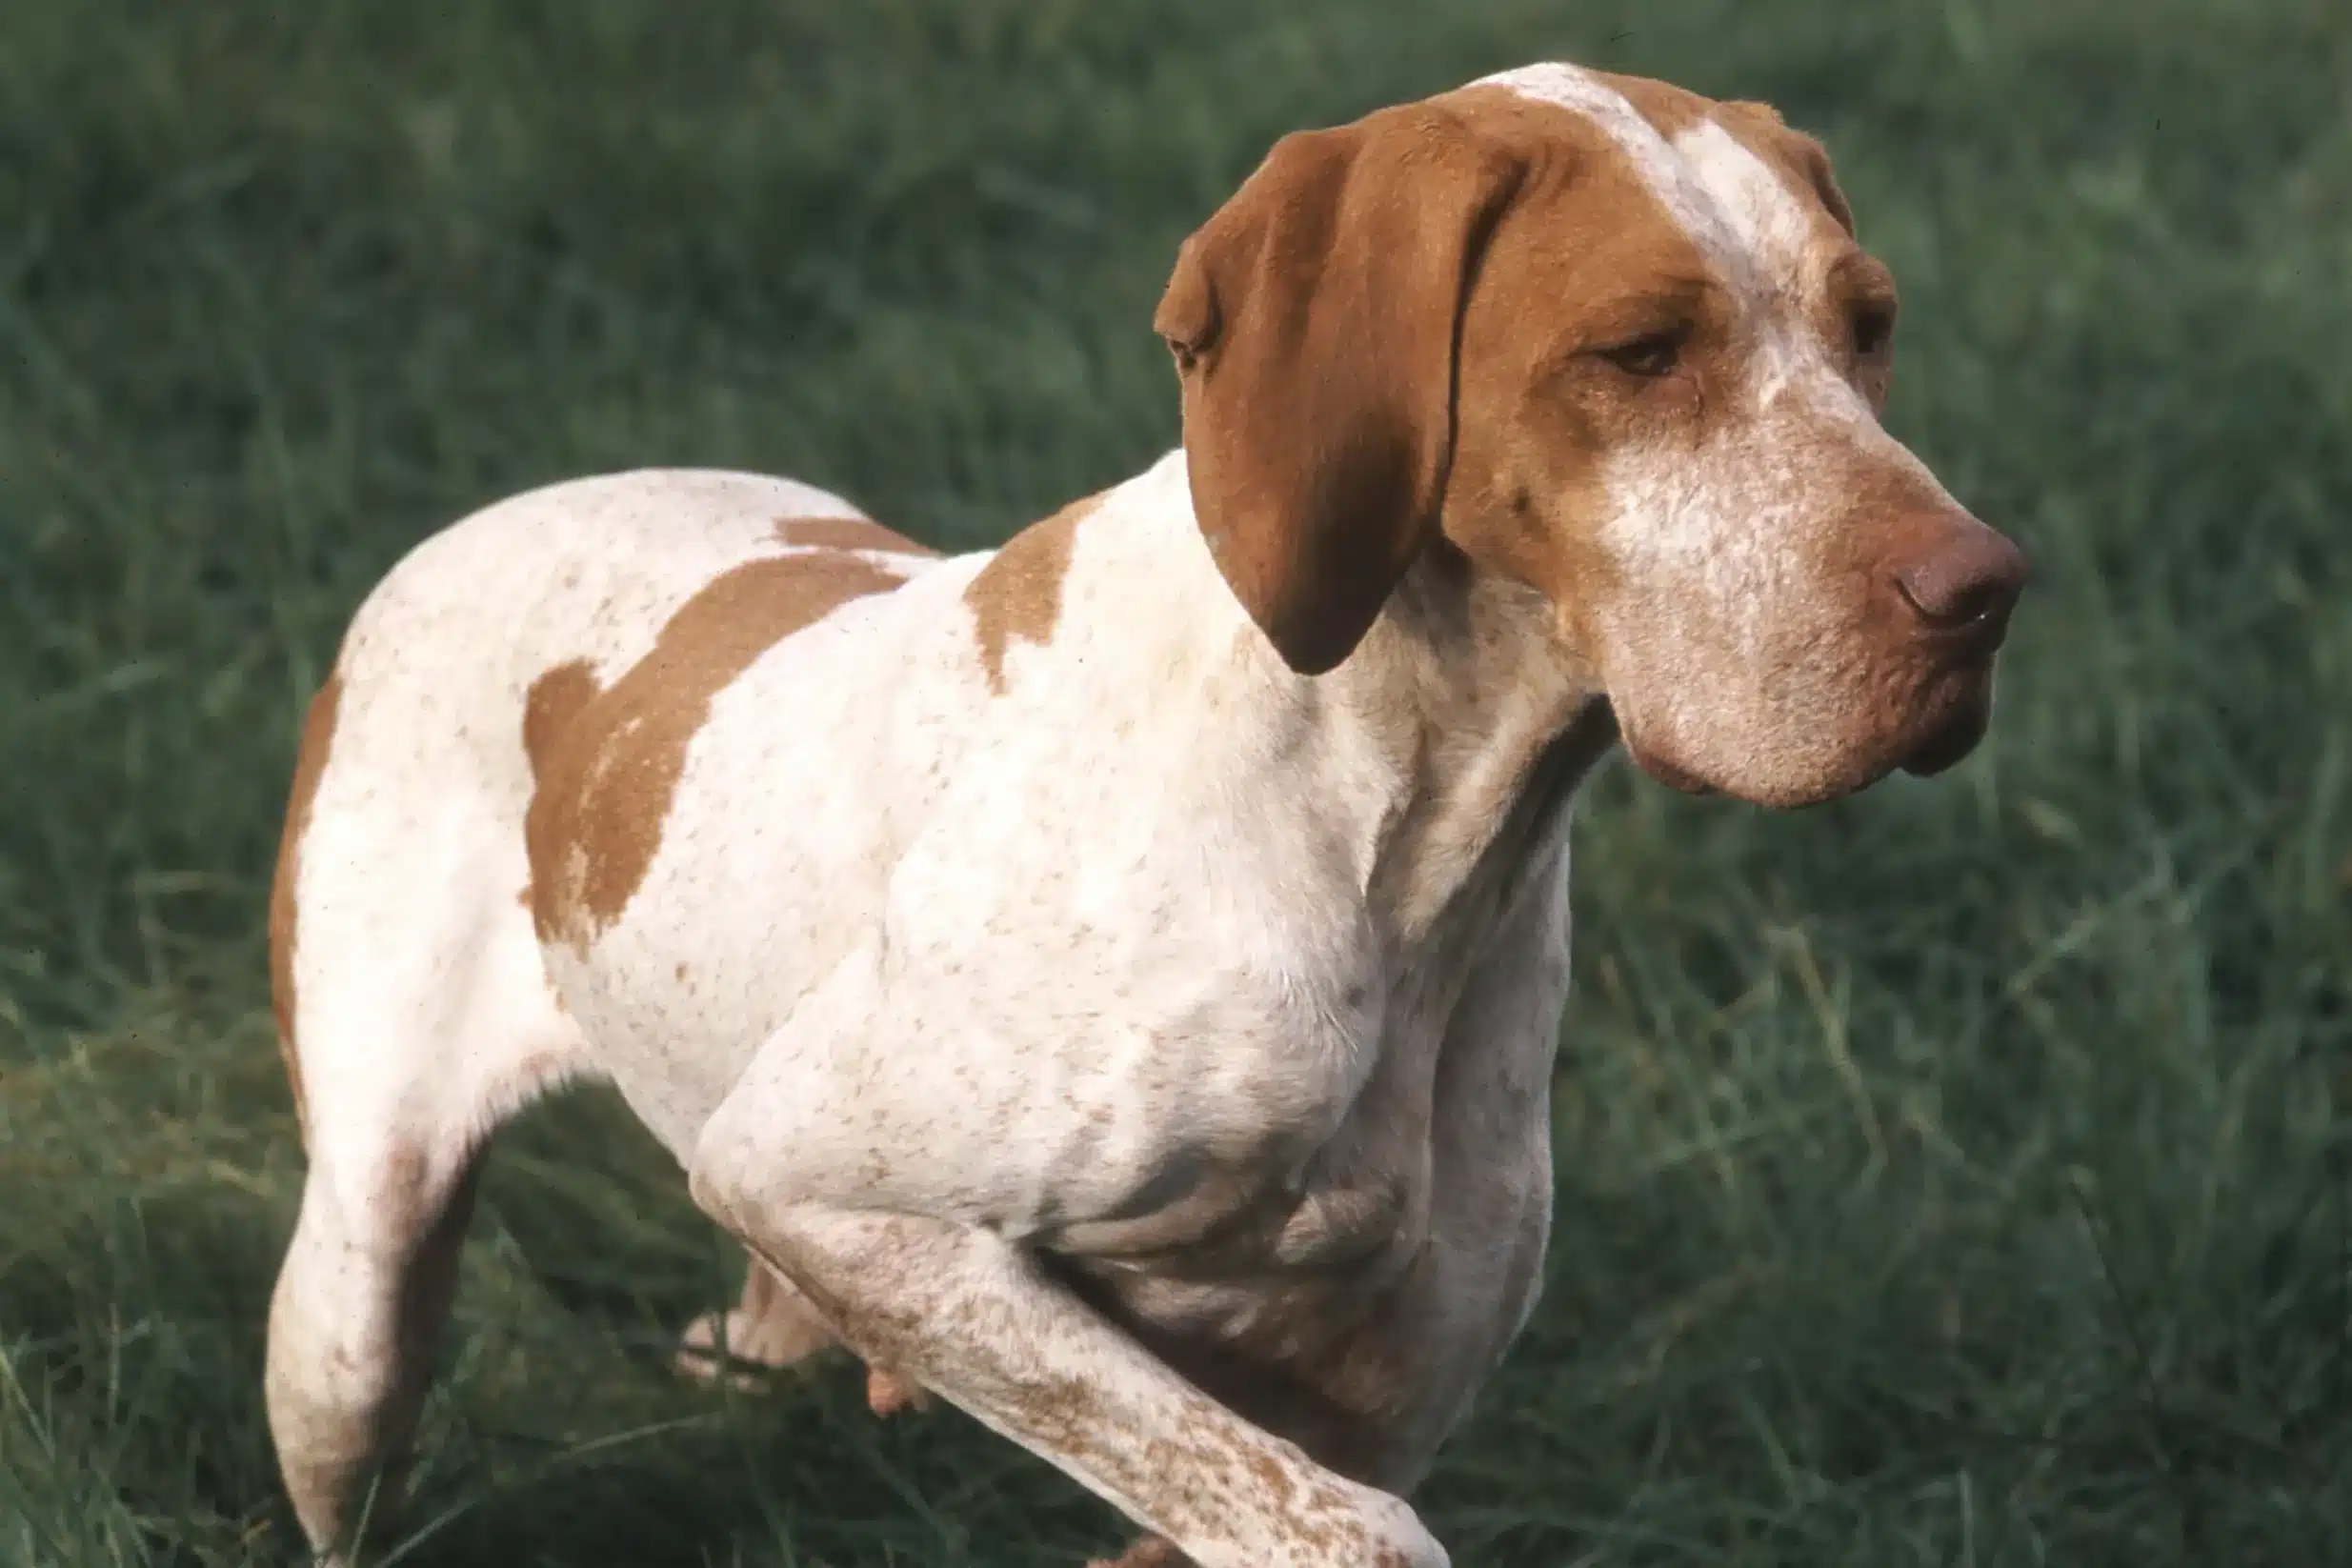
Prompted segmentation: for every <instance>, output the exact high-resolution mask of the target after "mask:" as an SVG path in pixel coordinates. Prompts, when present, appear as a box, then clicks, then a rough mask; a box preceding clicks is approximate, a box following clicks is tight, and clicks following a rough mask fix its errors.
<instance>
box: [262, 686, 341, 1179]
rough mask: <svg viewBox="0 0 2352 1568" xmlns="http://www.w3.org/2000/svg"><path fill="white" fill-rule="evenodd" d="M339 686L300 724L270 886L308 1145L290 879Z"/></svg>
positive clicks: (280, 1011) (285, 1020) (289, 1045)
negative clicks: (297, 1033)
mask: <svg viewBox="0 0 2352 1568" xmlns="http://www.w3.org/2000/svg"><path fill="white" fill-rule="evenodd" d="M342 689H343V683H342V681H341V679H340V678H339V677H338V676H336V675H335V674H334V673H332V672H330V673H329V674H328V676H327V682H326V684H325V685H323V686H321V687H320V688H319V689H318V694H317V695H316V696H313V697H312V699H311V709H310V713H309V714H308V715H307V716H306V717H305V718H304V720H303V724H302V741H301V744H300V746H299V747H298V748H297V749H296V751H295V753H294V778H293V787H292V789H291V791H290V793H289V794H288V796H287V800H286V831H285V835H284V836H283V837H282V838H280V839H279V841H278V852H277V872H276V874H275V875H274V876H273V877H272V878H271V883H270V1002H271V1012H272V1013H274V1014H275V1015H276V1016H277V1045H278V1054H279V1055H282V1056H284V1057H285V1058H286V1080H287V1083H288V1085H289V1086H290V1087H291V1090H292V1091H293V1097H294V1120H295V1123H296V1125H297V1126H298V1127H300V1128H301V1129H302V1133H303V1137H304V1140H305V1142H306V1143H307V1142H308V1140H309V1136H310V1130H309V1126H308V1122H309V1116H310V1113H309V1109H308V1107H307V1106H306V1105H305V1103H304V1099H303V1093H302V1056H301V1052H300V1050H299V1048H298V1046H297V1044H296V1042H295V1039H294V922H295V919H296V916H297V914H298V911H297V909H296V905H295V900H294V879H295V877H296V876H297V875H299V874H300V872H301V867H302V840H303V835H304V834H307V833H309V832H310V828H311V807H312V804H313V802H315V801H316V799H317V798H318V781H319V777H320V775H321V774H324V773H325V772H326V771H327V755H328V753H329V752H330V750H332V747H333V745H334V725H335V710H336V708H337V706H338V705H339V704H340V702H341V699H342Z"/></svg>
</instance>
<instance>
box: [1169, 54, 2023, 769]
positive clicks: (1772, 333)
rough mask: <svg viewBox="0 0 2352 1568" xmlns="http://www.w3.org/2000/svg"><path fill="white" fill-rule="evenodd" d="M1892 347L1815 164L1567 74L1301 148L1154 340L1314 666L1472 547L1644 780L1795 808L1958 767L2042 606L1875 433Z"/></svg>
mask: <svg viewBox="0 0 2352 1568" xmlns="http://www.w3.org/2000/svg"><path fill="white" fill-rule="evenodd" d="M1894 325H1895V289H1894V282H1893V279H1892V278H1891V277H1890V276H1889V274H1888V272H1887V270H1886V269H1885V268H1884V267H1883V266H1881V265H1880V263H1879V262H1878V261H1876V260H1874V259H1873V258H1872V257H1871V256H1870V255H1869V254H1868V253H1867V252H1865V251H1863V250H1862V249H1861V247H1860V246H1859V244H1858V243H1856V240H1855V236H1854V226H1853V220H1852V217H1851V215H1850V213H1849V211H1848V210H1847V207H1846V203H1845V199H1844V197H1843V196H1842V195H1841V194H1839V190H1838V186H1837V184H1836V181H1835V180H1834V178H1833V177H1832V175H1831V172H1830V167H1829V161H1828V158H1827V157H1826V155H1825V154H1824V153H1823V151H1822V150H1821V148H1820V146H1819V143H1817V142H1815V141H1813V140H1812V139H1811V138H1809V137H1806V136H1803V135H1801V134H1799V133H1798V132H1796V131H1791V130H1789V129H1788V128H1787V127H1786V126H1784V125H1783V124H1782V123H1781V121H1780V119H1779V115H1777V114H1776V113H1774V112H1773V111H1771V110H1769V109H1766V108H1764V107H1763V106H1761V105H1752V104H1717V103H1713V102H1710V101H1708V100H1705V99H1702V98H1699V97H1697V96H1695V95H1693V94H1690V93H1687V92H1683V91H1681V90H1679V89H1675V88H1671V87H1667V86H1665V85H1664V84H1662V83H1657V82H1647V81H1640V80H1637V79H1633V78H1626V77H1614V76H1604V75H1601V74H1599V73H1597V72H1590V71H1584V70H1577V69H1575V68H1572V67H1564V66H1538V67H1532V68H1529V69H1527V70H1518V71H1513V72H1510V73H1508V74H1506V75H1504V76H1499V77H1494V78H1490V79H1488V80H1487V81H1484V82H1480V83H1476V84H1473V85H1472V86H1470V87H1468V88H1464V89H1462V90H1458V91H1455V92H1450V93H1446V94H1443V95H1441V96H1439V97H1437V98H1433V99H1429V100H1427V101H1425V102H1422V103H1418V104H1410V105H1406V106H1403V107H1400V108H1397V109H1389V110H1383V111H1379V112H1377V113H1375V114H1372V115H1369V116H1367V117H1366V118H1364V119H1362V120H1359V121H1357V122H1356V123H1355V124H1353V125H1349V126H1343V127H1340V128H1338V129H1337V130H1332V131H1306V132H1301V133H1299V134H1297V135H1294V136H1290V137H1286V138H1285V139H1284V140H1283V141H1281V142H1280V143H1279V144H1277V146H1276V147H1275V149H1274V151H1272V152H1271V153H1270V154H1268V156H1267V158H1266V160H1265V162H1264V164H1263V165H1262V166H1260V168H1259V169H1258V170H1257V171H1256V173H1254V174H1253V175H1252V176H1251V177H1250V179H1249V180H1248V181H1247V182H1246V183H1245V184H1244V185H1243V186H1242V188H1241V190H1240V191H1239V192H1238V193H1236V195H1235V196H1234V198H1233V199H1232V200H1231V201H1229V202H1228V203H1227V204H1226V205H1225V206H1224V207H1223V208H1222V209H1220V210H1219V211H1217V212H1216V214H1215V215H1214V216H1213V217H1211V218H1210V220H1209V222H1208V223H1207V224H1206V225H1204V226H1203V227H1202V228H1201V229H1200V231H1198V232H1197V233H1196V234H1194V235H1193V236H1192V238H1191V239H1189V240H1188V241H1186V243H1185V245H1184V247H1183V250H1182V251H1181V252H1180V254H1179V256H1178V258H1177V261H1176V272H1175V275H1174V277H1173V278H1172V279H1171V280H1170V282H1169V284H1168V289H1167V292H1166V294H1165V296H1164V297H1163V298H1162V299H1161V301H1160V306H1159V312H1158V315H1157V317H1156V328H1157V330H1158V332H1160V335H1161V336H1163V337H1164V338H1166V339H1167V341H1168V343H1169V345H1170V347H1171V348H1172V349H1173V350H1174V352H1175V353H1176V361H1177V365H1178V369H1179V372H1180V373H1181V376H1182V380H1183V386H1184V444H1185V449H1186V463H1187V467H1188V469H1189V471H1190V475H1191V481H1192V490H1193V498H1194V505H1195V508H1196V512H1197V513H1198V515H1199V520H1200V525H1201V528H1202V531H1203V533H1205V534H1206V535H1207V537H1208V540H1209V544H1210V547H1211V550H1212V551H1213V552H1214V553H1215V555H1216V561H1217V565H1218V569H1219V571H1220V572H1222V573H1223V574H1224V577H1225V580H1226V581H1227V583H1228V584H1229V585H1230V586H1231V587H1232V589H1233V591H1234V593H1235V594H1236V597H1237V598H1238V599H1239V600H1240V602H1241V604H1242V606H1243V607H1244V608H1245V609H1246V610H1247V611H1248V612H1249V613H1250V615H1251V617H1252V619H1253V620H1255V621H1256V623H1257V625H1258V626H1259V627H1260V628H1261V629H1262V630H1263V631H1264V633H1266V635H1267V636H1268V637H1269V638H1270V639H1271V640H1272V642H1273V644H1274V646H1275V647H1276V649H1277V650H1278V651H1279V652H1280V653H1281V654H1282V656H1283V658H1284V659H1285V660H1286V661H1288V662H1289V663H1290V664H1291V665H1292V667H1293V668H1295V669H1297V670H1299V671H1302V672H1305V673H1319V672H1321V671H1324V670H1328V669H1330V668H1332V667H1333V666H1335V665H1337V663H1339V662H1340V661H1341V660H1342V659H1344V658H1345V657H1346V656H1347V655H1348V653H1350V652H1351V651H1352V650H1353V649H1354V648H1355V646H1356V644H1357V641H1358V640H1359V639H1360V638H1361V637H1362V636H1363V634H1364V633H1365V632H1366V631H1367V630H1369V629H1370V627H1371V625H1372V623H1373V621H1374V620H1375V619H1376V618H1377V615H1378V614H1379V612H1380V608H1381V605H1382V604H1383V603H1384V602H1385V600H1386V599H1387V597H1388V595H1389V593H1390V592H1391V591H1392V590H1393V589H1394V588H1395V587H1396V585H1397V582H1398V580H1399V579H1400V578H1401V577H1402V575H1403V574H1404V573H1405V572H1406V570H1407V569H1408V568H1409V567H1410V566H1411V565H1412V563H1413V562H1414V560H1415V559H1416V558H1417V556H1419V555H1420V554H1421V553H1423V552H1424V551H1427V550H1431V549H1451V550H1457V551H1459V552H1460V553H1462V554H1464V555H1466V556H1468V557H1469V559H1470V560H1471V561H1472V562H1473V563H1475V564H1476V565H1477V566H1478V568H1479V569H1482V570H1486V571H1491V572H1495V573H1501V574H1503V575H1504V576H1506V577H1509V578H1511V579H1514V580H1516V581H1517V582H1519V583H1521V584H1524V585H1526V586H1527V587H1528V588H1530V589H1533V590H1535V591H1537V592H1539V593H1541V594H1542V595H1543V596H1544V598H1545V600H1547V601H1548V603H1549V606H1550V608H1551V611H1552V613H1553V618H1554V621H1555V624H1556V626H1557V630H1558V635H1559V636H1560V638H1561V639H1562V640H1563V642H1564V644H1565V645H1566V647H1567V648H1568V649H1570V650H1571V651H1573V652H1574V653H1577V654H1578V655H1580V656H1581V657H1582V658H1583V659H1584V660H1586V661H1587V662H1588V663H1589V665H1590V667H1591V668H1592V670H1593V672H1594V673H1595V674H1596V675H1597V677H1598V681H1599V683H1600V685H1601V686H1602V687H1603V688H1604V689H1605V690H1606V692H1607V694H1608V696H1609V699H1610V702H1611V705H1612V706H1613V707H1614V709H1615V710H1616V713H1617V715H1618V724H1619V727H1620V729H1621V730H1622V732H1623V734H1624V736H1625V740H1626V743H1627V746H1628V748H1629V749H1630V750H1631V752H1632V753H1633V754H1634V756H1635V758H1636V759H1637V760H1638V762H1639V763H1640V764H1641V765H1642V766H1643V767H1644V768H1645V769H1647V770H1648V771H1650V772H1651V773H1652V774H1656V775H1658V776H1659V777H1661V778H1664V779H1666V780H1668V781H1669V782H1672V783H1675V784H1678V785H1680V786H1682V787H1685V788H1713V789H1719V790H1722V791H1725V792H1727V793H1729V794H1736V795H1739V796H1742V797H1745V798H1748V799H1751V800H1755V801H1759V802H1763V803H1766V804H1774V805H1794V804H1800V803H1803V802H1806V801H1813V800H1820V799H1825V798H1828V797H1830V796H1833V795H1837V794H1843V793H1846V792H1848V791H1851V790H1855V789H1859V788H1860V787H1862V786H1863V785H1866V784H1868V783H1870V782H1871V781H1872V780H1874V779H1876V778H1878V777H1880V775H1882V774H1885V773H1886V772H1888V771H1889V770H1890V769H1893V768H1896V767H1899V766H1900V767H1907V768H1909V769H1911V770H1912V771H1914V772H1919V773H1930V772H1934V771H1936V770H1938V769H1940V768H1943V767H1946V766H1949V765H1950V764H1951V763H1953V762H1956V761H1958V760H1959V759H1960V757H1961V756H1963V755H1965V754H1967V752H1968V751H1969V750H1970V749H1971V748H1972V747H1973V746H1974V745H1975V743H1976V741H1977V739H1978V738H1979V737H1980V735H1981V734H1982V733H1983V730H1984V725H1985V721H1986V718H1987V715H1988V714H1989V712H1990V704H1991V694H1992V666H1993V655H1994V652H1995V650H1996V649H1997V648H1998V646H1999V645H2000V639H2001V635H2002V633H2003V630H2004V629H2005V626H2006V623H2007V620H2008V615H2009V611H2010V608H2011V606H2012V605H2013V604H2014V603H2015V602H2016V599H2017V596H2018V593H2019V592H2020V589H2021V588H2022V586H2023V583H2024V579H2025V567H2024V563H2023V560H2022V558H2021V557H2020V555H2019V553H2018V552H2017V550H2016V548H2015V547H2014V546H2012V545H2011V544H2010V543H2009V542H2008V541H2007V540H2006V539H2004V538H2002V537H2001V536H2000V534H1999V533H1995V532H1993V531H1992V530H1991V529H1989V528H1987V527H1985V526H1984V525H1983V524H1982V523H1980V522H1978V521H1977V520H1976V519H1975V518H1974V517H1972V516H1970V515H1969V514H1968V513H1966V512H1965V511H1964V510H1962V509H1961V507H1960V505H1959V503H1957V502H1956V501H1954V500H1953V499H1952V497H1951V496H1950V495H1949V494H1948V493H1946V492H1945V491H1944V489H1943V487H1942V486H1941V485H1940V484H1938V483H1937V481H1936V479H1935V477H1934V476H1933V475H1932V474H1930V473H1929V472H1927V470H1926V469H1925V467H1923V466H1922V465H1921V464H1920V461H1919V460H1918V459H1917V458H1916V457H1914V456H1913V455H1912V454H1911V453H1910V452H1908V451H1906V450H1905V449H1904V448H1903V447H1902V446H1901V445H1900V443H1898V442H1897V441H1896V440H1895V439H1894V438H1893V437H1892V436H1890V435H1888V434H1887V433H1886V432H1885V431H1884V430H1883V429H1881V428H1880V424H1879V412H1880V407H1881V405H1882V403H1883V401H1884V399H1885V396H1886V391H1887V384H1888V379H1889V375H1890V372H1891V366H1892V354H1893V332H1894Z"/></svg>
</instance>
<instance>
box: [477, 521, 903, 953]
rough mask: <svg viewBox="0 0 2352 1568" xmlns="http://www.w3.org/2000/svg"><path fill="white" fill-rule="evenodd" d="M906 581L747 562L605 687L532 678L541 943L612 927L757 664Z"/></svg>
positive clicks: (579, 676)
mask: <svg viewBox="0 0 2352 1568" xmlns="http://www.w3.org/2000/svg"><path fill="white" fill-rule="evenodd" d="M905 580H906V579H905V578H904V577H902V576H900V575H899V574H898V573H894V572H889V571H886V570H884V569H883V568H881V567H879V566H876V565H874V564H873V563H872V562H869V561H867V560H864V559H862V558H861V557H859V556H856V555H853V554H847V553H807V554H795V555H775V556H768V557H765V558H763V559H760V560H754V561H746V562H744V563H743V564H742V565H740V566H737V567H735V568H734V569H733V570H732V571H729V572H727V573H724V574H723V575H721V576H718V577H716V578H714V579H713V580H712V581H711V582H710V583H708V584H707V585H705V586H704V588H703V589H702V591H701V592H700V593H696V594H695V595H694V597H693V598H691V599H689V600H687V601H686V602H685V603H684V604H683V605H680V606H679V607H678V610H677V612H676V613H674V614H673V615H672V616H671V617H670V619H669V621H668V623H667V624H665V625H664V626H663V627H662V629H661V633H660V635H659V636H658V637H656V638H655V639H654V643H653V649H652V651H651V652H649V653H647V654H646V655H645V656H644V657H643V658H641V659H639V660H638V661H637V662H636V663H635V664H634V665H633V666H631V667H630V668H629V669H628V670H627V671H626V672H625V673H622V675H621V677H620V678H619V679H618V680H616V681H614V682H613V684H612V685H611V686H610V687H607V688H605V689H603V690H601V691H599V690H597V689H596V683H595V678H594V676H593V674H592V673H590V672H589V670H588V667H587V666H586V665H585V664H578V663H574V664H570V665H559V666H557V667H556V668H555V669H553V670H551V671H549V672H548V673H546V674H544V675H542V676H540V677H539V679H538V681H537V682H536V683H535V684H534V685H533V687H532V692H531V697H530V700H529V701H528V702H526V703H525V705H524V710H523V750H524V753H525V754H526V755H527V756H528V757H529V758H530V762H531V771H532V778H533V790H532V796H531V805H530V809H529V811H528V812H527V813H526V814H525V816H524V822H523V836H524V842H525V846H526V849H527V851H528V854H529V858H530V862H531V881H532V923H533V929H534V930H536V931H537V932H538V934H539V939H540V940H541V941H553V940H556V939H558V938H561V939H563V940H566V941H569V942H572V943H574V944H584V943H586V942H587V941H589V940H591V939H592V938H593V937H594V936H595V935H596V934H597V933H599V932H601V931H603V930H604V929H605V928H606V927H608V926H610V925H611V924H612V923H613V921H614V920H616V919H618V918H619V917H620V914H621V912H622V911H623V910H624V909H626V908H628V906H629V900H630V899H631V898H632V897H633V896H634V895H635V894H636V891H637V887H638V885H639V884H640V883H641V882H642V881H643V880H644V879H645V874H646V870H647V868H649V867H650V866H652V864H653V855H654V853H655V852H656V851H657V850H658V849H659V848H660V847H661V835H662V830H663V828H664V826H665V824H666V823H667V822H668V820H669V815H670V803H671V798H672V796H673V793H674V792H675V791H676V789H677V782H678V778H679V776H680V774H683V773H684V772H685V768H686V751H687V748H688V746H690V745H691V744H692V743H693V741H694V735H695V734H697V733H698V732H699V731H700V730H701V728H702V725H703V721H704V720H705V719H706V718H708V717H709V716H710V711H711V700H712V698H714V697H715V696H716V695H717V694H719V693H720V692H721V691H723V690H725V689H726V687H727V686H728V685H729V684H730V683H731V682H732V681H734V678H735V677H736V676H737V675H739V674H741V673H743V672H744V671H745V670H746V669H748V668H749V667H750V666H751V664H752V662H753V661H754V659H756V658H758V657H759V655H760V654H761V653H765V652H767V651H768V650H769V649H770V648H772V647H774V645H775V644H777V643H778V642H781V641H782V640H783V639H784V638H786V637H788V636H790V635H792V634H793V633H794V632H797V631H800V630H801V629H802V628H804V627H806V626H809V625H810V624H812V623H814V622H815V621H817V620H819V619H821V618H823V617H824V616H825V615H826V614H828V613H831V612H832V611H834V610H835V609H837V608H838V607H840V606H841V605H843V604H846V603H848V602H849V601H850V600H852V599H855V598H862V597H864V596H865V595H867V594H871V593H887V592H889V591H890V590H891V589H894V588H896V587H898V586H899V585H900V584H901V583H903V582H904V581H905Z"/></svg>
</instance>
